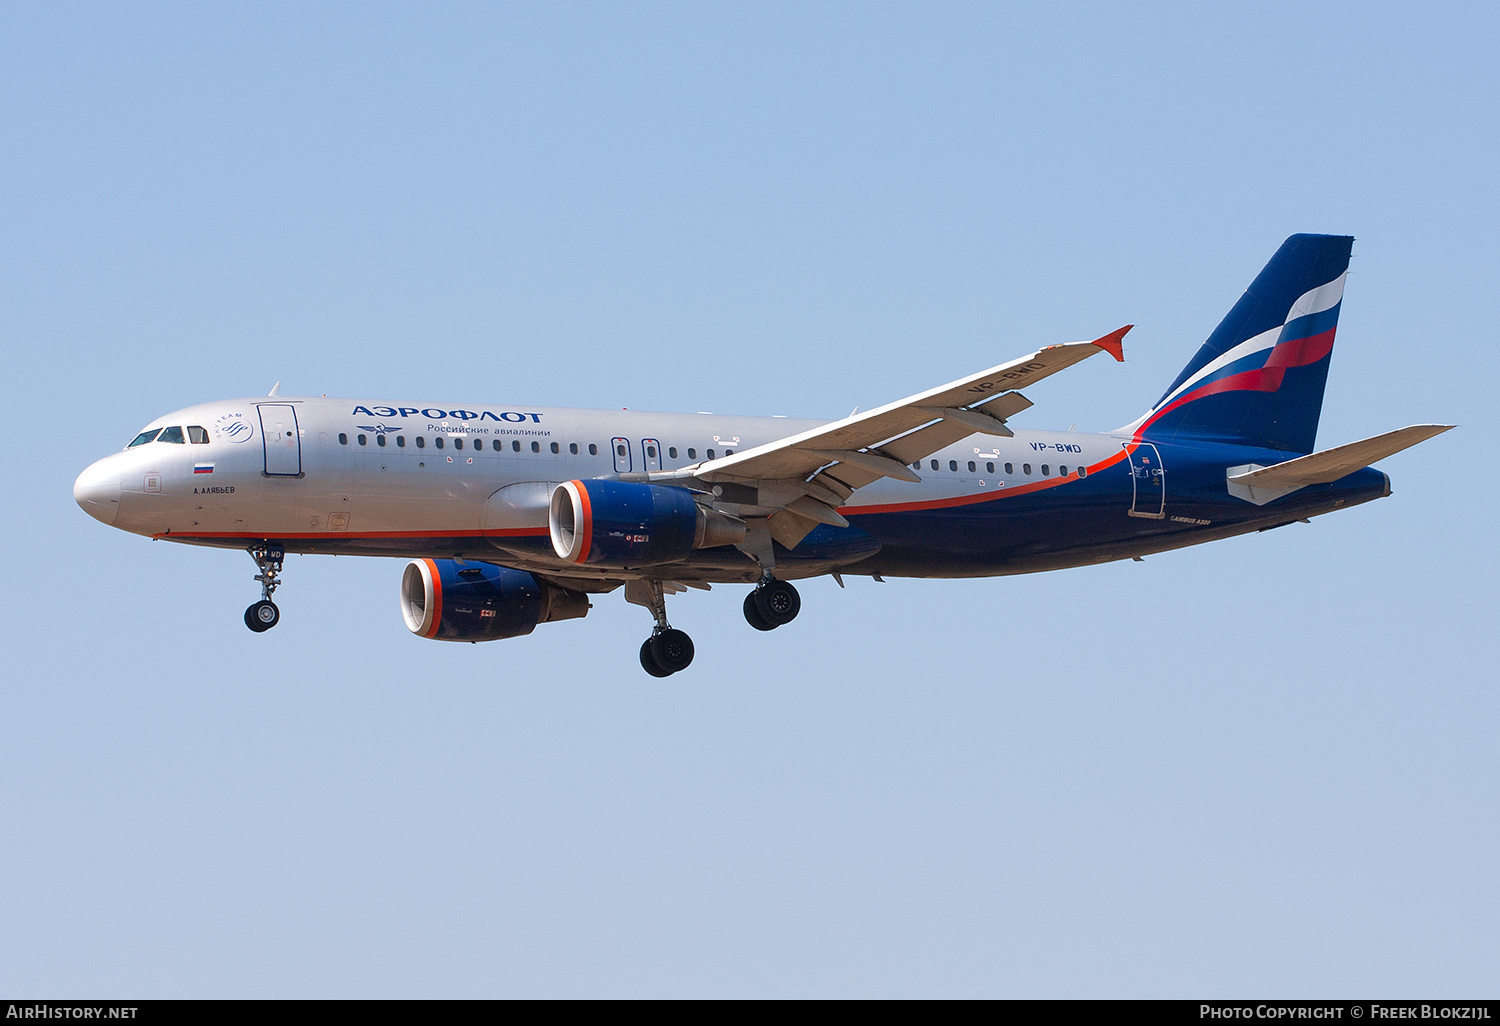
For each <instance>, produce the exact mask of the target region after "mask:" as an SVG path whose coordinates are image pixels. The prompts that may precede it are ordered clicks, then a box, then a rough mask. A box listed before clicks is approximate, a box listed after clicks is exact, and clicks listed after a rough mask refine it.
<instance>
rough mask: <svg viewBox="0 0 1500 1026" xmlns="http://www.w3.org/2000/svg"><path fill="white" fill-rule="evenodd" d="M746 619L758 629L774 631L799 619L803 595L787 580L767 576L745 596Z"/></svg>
mask: <svg viewBox="0 0 1500 1026" xmlns="http://www.w3.org/2000/svg"><path fill="white" fill-rule="evenodd" d="M744 608H745V620H746V621H747V622H748V623H749V624H750V626H751V627H754V628H755V629H756V630H758V631H774V630H775V629H776V628H777V627H780V626H782V625H783V624H788V623H791V622H792V621H793V620H795V619H797V614H798V613H800V612H801V611H802V596H801V595H798V594H797V589H796V588H794V587H792V586H791V585H790V584H788V583H787V582H786V581H778V580H777V579H776V578H774V577H771V576H769V575H768V576H766V577H765V578H764V579H762V580H761V582H760V583H759V584H757V585H756V586H755V590H754V591H752V592H751V593H750V594H748V595H746V596H745V607H744Z"/></svg>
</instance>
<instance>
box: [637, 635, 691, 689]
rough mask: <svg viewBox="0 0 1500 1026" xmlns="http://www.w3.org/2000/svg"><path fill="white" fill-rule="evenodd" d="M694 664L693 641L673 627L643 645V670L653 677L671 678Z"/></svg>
mask: <svg viewBox="0 0 1500 1026" xmlns="http://www.w3.org/2000/svg"><path fill="white" fill-rule="evenodd" d="M692 662H693V639H692V638H690V637H688V636H687V633H686V632H684V631H679V630H675V629H673V628H671V627H669V628H667V629H666V630H664V631H659V632H657V633H656V634H653V635H651V637H649V638H647V639H646V640H645V641H644V642H643V643H642V644H641V668H642V669H644V670H645V671H646V672H647V673H649V674H651V676H653V677H670V676H672V674H674V673H676V672H678V671H679V670H686V669H687V668H688V666H690V665H691V664H692Z"/></svg>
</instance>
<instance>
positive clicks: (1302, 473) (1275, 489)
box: [1226, 424, 1453, 506]
mask: <svg viewBox="0 0 1500 1026" xmlns="http://www.w3.org/2000/svg"><path fill="white" fill-rule="evenodd" d="M1452 428H1453V425H1452V424H1413V425H1412V426H1411V427H1404V428H1400V429H1398V430H1396V431H1387V432H1386V433H1385V434H1383V435H1376V436H1375V437H1374V438H1366V439H1364V440H1362V441H1359V442H1350V443H1349V444H1348V445H1340V446H1337V447H1335V448H1332V449H1324V450H1323V451H1322V452H1315V453H1313V454H1312V455H1311V456H1299V457H1297V458H1296V459H1294V460H1287V461H1286V462H1285V463H1278V464H1276V465H1275V466H1272V467H1262V466H1260V465H1259V464H1256V463H1251V464H1247V465H1246V466H1243V467H1230V468H1229V470H1228V471H1227V473H1226V479H1227V482H1228V485H1229V494H1230V495H1233V496H1235V497H1236V498H1240V499H1244V500H1246V501H1247V502H1253V503H1255V504H1256V505H1257V506H1264V505H1265V504H1266V503H1268V502H1272V501H1274V500H1276V499H1279V498H1281V497H1282V496H1283V495H1288V494H1290V493H1292V492H1295V491H1296V490H1297V489H1299V488H1306V487H1307V486H1308V485H1315V484H1327V483H1329V482H1330V481H1337V480H1339V479H1340V478H1343V477H1348V476H1349V475H1350V474H1352V473H1354V472H1355V471H1356V470H1363V469H1364V468H1365V467H1368V466H1369V465H1370V464H1372V463H1374V462H1375V461H1376V460H1383V459H1385V458H1386V457H1387V456H1391V455H1394V454H1395V453H1398V452H1400V451H1401V450H1402V449H1409V448H1411V447H1412V446H1414V445H1416V444H1417V443H1418V442H1425V441H1427V439H1429V438H1431V437H1433V436H1434V435H1440V434H1442V433H1443V432H1444V431H1449V430H1452Z"/></svg>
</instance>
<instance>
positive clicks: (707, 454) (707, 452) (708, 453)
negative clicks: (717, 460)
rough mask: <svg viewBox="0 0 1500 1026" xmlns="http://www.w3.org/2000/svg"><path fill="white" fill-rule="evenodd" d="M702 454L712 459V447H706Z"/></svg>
mask: <svg viewBox="0 0 1500 1026" xmlns="http://www.w3.org/2000/svg"><path fill="white" fill-rule="evenodd" d="M703 455H705V456H707V457H708V458H709V459H713V458H714V451H713V450H712V449H708V450H706V451H705V452H704V454H703Z"/></svg>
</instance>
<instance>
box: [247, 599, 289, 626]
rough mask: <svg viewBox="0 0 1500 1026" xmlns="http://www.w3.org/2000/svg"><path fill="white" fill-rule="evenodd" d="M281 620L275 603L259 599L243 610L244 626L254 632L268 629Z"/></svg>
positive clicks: (279, 611)
mask: <svg viewBox="0 0 1500 1026" xmlns="http://www.w3.org/2000/svg"><path fill="white" fill-rule="evenodd" d="M280 622H281V610H279V609H277V608H276V603H274V602H271V601H268V600H264V599H263V600H261V601H260V602H256V603H254V604H253V605H251V607H250V608H249V609H247V610H245V626H246V627H249V628H250V629H251V630H252V631H254V632H255V633H256V634H260V633H261V632H262V631H268V630H270V629H271V628H272V627H275V626H276V625H277V624H278V623H280Z"/></svg>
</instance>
